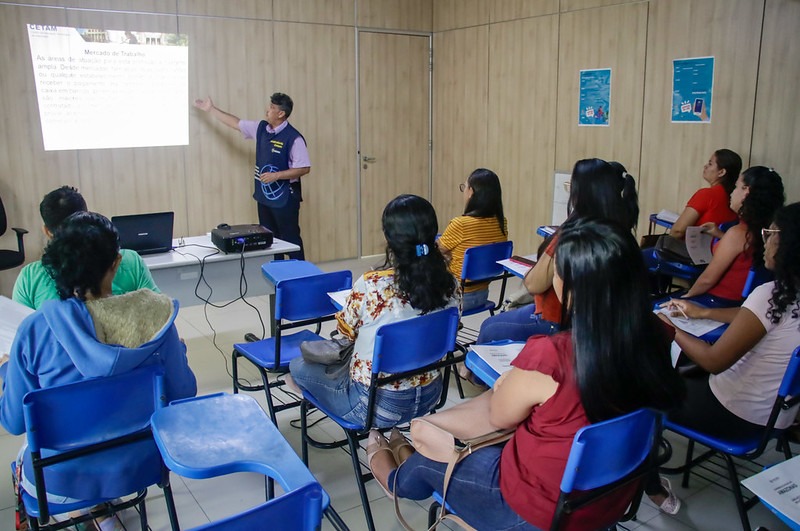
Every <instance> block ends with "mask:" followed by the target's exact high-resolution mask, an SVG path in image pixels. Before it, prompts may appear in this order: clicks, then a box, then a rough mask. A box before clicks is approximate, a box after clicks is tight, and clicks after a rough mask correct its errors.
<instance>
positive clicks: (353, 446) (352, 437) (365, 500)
mask: <svg viewBox="0 0 800 531" xmlns="http://www.w3.org/2000/svg"><path fill="white" fill-rule="evenodd" d="M345 433H346V434H347V442H348V444H349V445H350V457H351V458H352V461H353V470H354V471H355V474H356V481H358V493H359V495H361V505H363V507H364V516H365V517H366V519H367V528H368V529H369V531H375V522H374V520H373V519H372V509H371V508H370V506H369V497H368V496H367V486H366V484H365V482H364V474H362V473H361V462H360V461H359V460H358V435H357V434H356V433H355V432H353V431H352V430H345Z"/></svg>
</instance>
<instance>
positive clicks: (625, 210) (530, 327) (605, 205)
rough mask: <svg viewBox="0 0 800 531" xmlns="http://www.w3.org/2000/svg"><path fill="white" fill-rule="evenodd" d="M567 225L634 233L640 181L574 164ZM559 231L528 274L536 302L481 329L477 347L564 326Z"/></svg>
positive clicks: (597, 163) (613, 167)
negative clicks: (603, 224)
mask: <svg viewBox="0 0 800 531" xmlns="http://www.w3.org/2000/svg"><path fill="white" fill-rule="evenodd" d="M567 211H568V213H569V215H568V218H567V219H568V221H569V220H575V219H578V218H582V217H598V218H607V219H611V220H613V221H615V222H617V223H618V224H619V225H620V226H622V227H623V228H625V229H626V230H633V228H634V227H635V226H636V221H637V218H638V217H639V203H638V197H637V194H636V181H635V180H634V179H633V177H632V176H631V175H629V174H628V173H627V172H626V171H625V168H624V167H623V166H622V165H621V164H619V163H613V164H612V163H608V162H606V161H604V160H600V159H585V160H579V161H578V162H576V163H575V167H574V168H573V169H572V180H571V182H570V192H569V203H568V205H567ZM559 233H560V231H556V233H555V234H554V235H553V237H552V239H551V240H550V241H549V242H547V243H546V245H543V246H542V247H540V249H539V260H538V262H537V263H536V266H534V267H533V268H532V269H531V270H530V271H528V273H527V274H526V275H525V279H524V284H525V287H526V288H527V290H528V291H529V292H530V293H531V294H532V295H533V296H534V304H530V305H527V306H523V307H522V308H518V309H516V310H511V311H508V312H503V313H499V314H497V315H494V316H492V317H489V318H488V319H486V320H485V321H484V322H483V324H482V325H481V330H480V334H479V336H478V343H488V342H489V341H497V340H502V339H511V340H514V341H525V340H526V339H528V338H529V337H530V336H532V335H535V334H552V333H555V332H557V331H558V330H559V329H560V327H561V303H560V302H559V300H558V297H556V295H555V292H554V291H553V287H552V286H553V251H554V249H555V247H556V244H557V243H558V238H559Z"/></svg>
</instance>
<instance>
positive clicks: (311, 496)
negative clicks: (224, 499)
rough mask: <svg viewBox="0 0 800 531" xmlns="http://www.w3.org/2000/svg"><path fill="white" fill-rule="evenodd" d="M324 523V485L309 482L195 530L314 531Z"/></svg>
mask: <svg viewBox="0 0 800 531" xmlns="http://www.w3.org/2000/svg"><path fill="white" fill-rule="evenodd" d="M321 523H322V487H320V486H319V483H310V484H308V485H306V486H304V487H301V488H299V489H295V490H292V491H289V492H287V493H286V494H284V495H282V496H280V497H278V498H274V499H272V500H270V501H268V502H266V503H262V504H261V505H258V506H256V507H253V508H252V509H248V510H247V511H244V512H242V513H239V514H235V515H233V516H229V517H227V518H224V519H222V520H219V521H217V522H211V523H209V524H206V525H202V526H200V527H195V528H194V529H193V530H192V531H251V530H253V529H270V528H273V527H274V528H275V529H281V530H284V531H314V530H315V529H319V527H320V525H321Z"/></svg>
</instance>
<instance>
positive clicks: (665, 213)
mask: <svg viewBox="0 0 800 531" xmlns="http://www.w3.org/2000/svg"><path fill="white" fill-rule="evenodd" d="M656 217H657V218H658V219H660V220H663V221H666V222H669V223H675V222H676V221H678V217H680V216H679V214H678V213H677V212H673V211H671V210H662V211H661V212H659V213H658V214H656Z"/></svg>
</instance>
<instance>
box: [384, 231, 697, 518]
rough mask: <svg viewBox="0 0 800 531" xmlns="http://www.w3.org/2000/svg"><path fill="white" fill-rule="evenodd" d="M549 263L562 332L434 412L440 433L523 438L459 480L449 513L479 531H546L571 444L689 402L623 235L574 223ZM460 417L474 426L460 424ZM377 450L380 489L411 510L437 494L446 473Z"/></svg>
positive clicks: (487, 451)
mask: <svg viewBox="0 0 800 531" xmlns="http://www.w3.org/2000/svg"><path fill="white" fill-rule="evenodd" d="M552 261H553V267H554V271H555V274H554V277H553V289H554V292H555V294H556V296H557V297H558V298H559V300H561V301H562V302H563V304H564V306H565V315H566V321H565V322H564V327H563V328H564V329H563V331H561V332H559V333H557V334H555V335H552V336H536V337H532V338H530V339H529V340H528V342H527V344H526V345H525V347H524V348H523V350H522V351H521V352H520V354H519V356H518V357H517V358H516V359H515V360H514V361H513V362H512V366H513V367H512V369H511V370H510V371H508V372H506V373H504V374H503V375H502V376H501V377H500V378H499V379H498V380H497V382H496V383H495V385H494V389H493V390H491V391H487V392H486V393H484V394H482V395H480V396H478V397H476V398H474V399H473V400H472V401H470V402H466V403H463V404H460V405H459V406H456V407H454V408H451V409H449V410H445V411H442V412H439V413H436V417H437V424H439V425H444V424H446V423H447V422H448V419H450V420H455V419H458V420H457V422H456V426H454V428H455V429H460V430H461V431H460V432H455V431H454V435H456V436H457V437H468V436H477V435H479V434H477V433H470V429H471V428H472V426H471V425H467V424H475V425H480V424H490V425H491V426H492V427H495V428H514V427H516V431H515V434H514V436H513V437H512V438H511V440H510V441H508V442H507V443H506V444H505V446H503V445H497V446H491V447H487V448H482V449H480V450H477V451H475V452H473V453H472V454H470V455H469V456H467V457H466V458H465V459H464V460H463V461H461V462H460V463H459V464H458V466H456V468H455V469H454V471H453V475H452V478H451V480H450V484H449V488H448V493H447V503H448V504H449V505H450V506H451V507H452V509H453V511H454V512H455V513H456V514H458V515H459V516H460V517H462V518H463V519H464V520H465V521H466V522H467V523H468V524H470V525H471V526H473V527H475V528H477V529H533V528H534V526H535V528H538V529H549V527H550V522H551V519H552V517H553V514H554V511H555V507H556V501H557V499H558V496H559V485H560V482H561V477H562V475H563V472H564V468H565V466H566V460H567V456H568V455H569V451H570V448H571V446H572V440H573V437H574V436H575V433H576V432H577V431H578V430H579V429H580V428H582V427H584V426H586V425H588V424H590V423H593V422H599V421H602V420H607V419H610V418H614V417H617V416H619V415H622V414H625V413H628V412H631V411H634V410H636V409H639V408H642V407H654V408H657V409H669V408H671V407H674V406H676V405H677V404H678V403H679V401H680V399H681V397H682V394H683V385H682V382H681V380H680V377H679V376H678V375H677V373H675V371H674V370H673V369H672V367H671V365H670V355H669V345H670V340H671V338H672V335H671V333H670V329H669V328H668V327H665V326H663V325H661V324H660V323H659V321H658V320H657V319H656V318H655V317H654V316H653V315H652V312H651V311H650V302H649V298H648V294H647V289H646V285H647V282H646V272H645V267H644V263H643V262H642V258H641V255H640V253H639V247H638V245H637V244H636V241H635V240H634V238H633V235H632V234H631V233H630V231H629V230H628V228H627V227H623V226H621V225H619V224H617V223H615V222H613V221H610V220H598V219H586V218H578V219H575V220H571V221H570V222H567V223H565V225H563V226H562V229H561V230H560V232H559V238H558V243H557V244H556V247H555V253H554V258H553V260H552ZM608 301H614V304H609V303H608ZM464 409H468V410H469V411H471V412H472V416H470V418H471V419H473V420H474V422H470V423H465V422H464V417H463V416H462V414H461V412H460V411H459V410H462V412H463V410H464ZM479 416H480V417H482V418H479ZM487 417H488V422H486V420H487ZM482 421H483V422H482ZM411 435H412V437H413V436H414V431H413V429H412V433H411ZM370 440H371V442H372V447H371V448H368V455H370V456H371V457H372V459H371V460H370V468H371V470H372V473H373V474H374V476H375V479H376V480H377V481H379V482H380V484H381V485H382V486H383V487H384V488H386V489H389V490H393V491H394V494H395V495H396V496H401V497H404V498H411V499H415V500H423V499H426V498H428V497H429V496H431V494H432V493H433V492H434V491H439V492H441V489H442V482H443V475H444V471H445V467H446V464H444V463H439V462H435V461H432V460H429V459H427V458H425V457H423V456H422V455H420V454H419V453H414V454H412V455H411V456H410V457H408V458H407V459H406V460H405V461H404V462H403V463H397V462H396V460H395V458H394V456H393V454H392V452H390V451H379V450H378V448H386V447H387V446H388V444H389V443H388V442H387V441H386V440H385V439H383V437H382V436H381V435H380V433H379V432H377V431H374V430H373V432H371V433H370ZM400 464H402V466H399V468H398V465H400ZM624 496H625V494H624V493H623V494H622V495H620V496H618V497H616V498H612V499H610V500H607V501H604V502H603V503H600V504H596V505H593V506H592V507H591V508H587V512H586V513H583V515H582V517H581V518H580V519H581V522H575V523H576V525H577V527H580V528H581V529H583V528H586V529H588V528H593V526H592V523H594V522H595V521H596V519H597V518H598V516H600V515H602V514H606V511H608V512H611V511H614V512H616V511H620V512H622V511H624V508H625V507H626V506H627V504H628V503H629V502H630V498H625V497H624Z"/></svg>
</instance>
